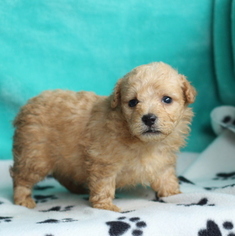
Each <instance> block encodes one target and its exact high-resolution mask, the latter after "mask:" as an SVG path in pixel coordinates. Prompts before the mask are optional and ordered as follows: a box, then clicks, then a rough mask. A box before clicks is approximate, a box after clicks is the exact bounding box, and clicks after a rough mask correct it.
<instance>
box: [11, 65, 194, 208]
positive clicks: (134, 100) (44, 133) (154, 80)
mask: <svg viewBox="0 0 235 236" xmlns="http://www.w3.org/2000/svg"><path fill="white" fill-rule="evenodd" d="M195 95H196V92H195V89H194V88H193V87H192V85H191V84H190V83H189V82H188V81H187V80H186V78H185V77H184V76H183V75H180V74H178V72H177V71H176V70H174V69H173V68H171V67H170V66H169V65H167V64H164V63H162V62H158V63H157V62H155V63H150V64H147V65H142V66H139V67H137V68H135V69H134V70H132V71H131V72H130V73H128V74H127V75H125V76H124V77H123V78H122V79H120V80H119V81H118V82H117V84H116V86H115V89H114V92H113V93H112V94H111V95H110V96H108V97H106V96H98V95H96V94H94V93H92V92H73V91H64V90H54V91H45V92H43V93H42V94H40V95H39V96H37V97H34V98H32V99H31V100H29V101H28V103H27V104H26V105H25V106H23V107H22V108H21V110H20V112H19V114H18V116H17V117H16V119H15V121H14V126H15V134H14V144H13V155H14V165H13V167H12V168H11V171H10V172H11V176H12V178H13V183H14V202H15V204H18V205H23V206H26V207H28V208H33V207H35V205H36V204H35V202H34V200H33V199H32V197H31V193H32V187H33V186H34V185H35V184H36V183H37V182H39V181H41V180H42V179H43V178H44V177H45V176H47V175H48V174H52V175H53V176H54V177H55V178H56V179H57V180H58V181H59V182H60V183H61V184H62V185H64V186H65V187H66V188H68V189H69V190H70V191H72V192H75V193H84V189H86V188H88V190H89V193H90V202H91V204H92V206H93V207H95V208H101V209H107V210H113V211H120V209H119V208H118V207H117V206H115V205H114V204H113V203H112V200H113V198H114V195H115V189H116V188H123V187H126V186H135V185H136V184H143V185H148V186H151V188H152V189H153V190H154V191H155V192H157V194H158V196H169V195H172V194H178V193H180V190H179V184H178V179H177V177H176V174H175V165H176V153H177V152H178V151H179V148H180V147H182V146H184V145H185V137H186V136H187V134H188V133H189V130H190V129H189V124H190V122H191V118H192V116H193V112H192V110H191V108H189V107H188V104H190V103H193V102H194V99H195Z"/></svg>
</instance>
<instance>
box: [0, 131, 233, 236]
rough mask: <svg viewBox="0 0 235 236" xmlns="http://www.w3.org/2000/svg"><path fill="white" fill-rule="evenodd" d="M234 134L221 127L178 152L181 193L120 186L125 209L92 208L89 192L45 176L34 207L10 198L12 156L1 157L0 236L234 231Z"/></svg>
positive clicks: (215, 234)
mask: <svg viewBox="0 0 235 236" xmlns="http://www.w3.org/2000/svg"><path fill="white" fill-rule="evenodd" d="M234 144H235V134H234V133H232V132H230V131H225V132H223V133H222V134H221V135H220V136H219V137H218V138H217V139H216V140H215V141H214V142H213V143H212V144H211V145H210V146H209V147H208V148H207V149H206V150H205V151H204V152H203V153H201V154H200V155H198V154H194V153H182V154H180V155H179V161H178V166H177V169H178V174H179V176H180V177H179V179H180V183H181V191H182V192H183V193H182V194H180V195H175V196H171V197H166V198H162V199H155V197H154V193H153V192H152V191H151V190H150V189H144V188H141V187H139V188H136V189H134V190H129V191H118V192H117V194H116V199H115V200H114V203H115V204H116V205H117V206H119V207H121V208H122V212H121V213H116V212H111V211H105V210H98V209H93V208H91V207H90V205H89V202H88V195H80V196H79V195H75V194H71V193H69V192H67V191H66V190H65V189H64V188H63V187H62V186H60V185H59V184H58V183H57V182H56V181H55V180H54V179H52V178H47V179H46V180H44V181H43V182H40V183H39V184H38V185H37V186H36V187H35V190H34V194H33V195H34V198H35V199H36V200H37V207H36V208H35V209H33V210H30V209H27V208H25V207H21V206H15V205H13V203H12V183H11V179H10V176H9V173H8V168H9V165H10V164H11V163H12V162H11V161H1V162H0V173H1V179H0V235H4V236H10V235H12V236H15V235H21V236H28V235H31V236H34V235H35V236H46V235H47V236H52V235H53V236H64V235H73V236H75V235H84V236H85V235H89V236H93V235H94V236H99V235H100V236H106V235H107V236H122V235H124V236H127V235H132V236H139V235H146V236H150V235H161V236H166V235H174V236H177V235H179V236H184V235H185V236H189V235H198V236H222V235H224V236H227V235H230V236H232V235H233V236H234V235H235V221H234V219H235V211H233V210H232V209H233V208H234V207H235V158H234V153H235V145H234Z"/></svg>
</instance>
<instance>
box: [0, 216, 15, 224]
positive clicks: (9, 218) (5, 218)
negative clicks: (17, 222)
mask: <svg viewBox="0 0 235 236" xmlns="http://www.w3.org/2000/svg"><path fill="white" fill-rule="evenodd" d="M12 218H13V217H6V216H0V223H2V222H7V223H9V222H11V220H12Z"/></svg>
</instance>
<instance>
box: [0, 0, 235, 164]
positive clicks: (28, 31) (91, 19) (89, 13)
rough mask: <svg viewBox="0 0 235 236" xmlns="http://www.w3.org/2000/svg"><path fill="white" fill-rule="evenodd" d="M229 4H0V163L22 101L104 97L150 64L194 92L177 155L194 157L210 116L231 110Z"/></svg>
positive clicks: (56, 0) (86, 0)
mask: <svg viewBox="0 0 235 236" xmlns="http://www.w3.org/2000/svg"><path fill="white" fill-rule="evenodd" d="M232 4H233V3H232V1H229V0H214V1H213V0H206V1H205V0H197V1H188V0H164V1H162V0H148V1H146V0H119V1H114V0H99V1H96V0H66V1H64V0H50V1H46V0H33V1H32V0H1V1H0V159H11V158H12V155H11V143H12V135H13V129H12V126H11V122H12V120H13V119H14V116H15V115H16V113H17V111H18V110H19V107H20V106H22V105H23V104H24V103H25V102H26V101H27V100H28V99H29V98H30V97H32V96H35V95H37V94H39V93H40V92H41V91H43V90H48V89H56V88H62V89H70V90H75V91H78V90H88V91H94V92H96V93H97V94H100V95H109V94H110V93H111V92H112V89H113V86H114V84H115V82H116V81H117V79H119V78H120V77H122V76H123V75H124V74H126V73H127V72H129V71H130V70H131V69H132V68H134V67H136V66H138V65H141V64H145V63H150V62H152V61H163V62H166V63H169V64H171V65H172V66H173V67H174V68H176V69H178V70H179V72H180V73H182V74H184V75H186V76H187V77H188V79H189V80H190V81H191V82H192V84H193V85H194V86H195V87H196V89H197V91H198V96H197V100H196V102H195V103H194V104H193V105H192V106H193V108H194V111H195V113H196V116H195V118H194V121H193V124H192V132H191V136H190V138H189V141H188V146H187V147H186V148H185V149H184V150H186V151H193V152H201V151H202V150H203V149H204V148H205V147H206V146H207V145H208V144H209V143H210V142H211V141H212V140H213V139H214V138H215V136H214V134H213V133H212V130H211V127H210V117H209V113H210V111H211V110H212V109H213V108H214V107H215V106H217V105H220V104H230V105H231V104H232V105H234V104H235V99H234V87H235V86H234V74H233V59H232V48H233V47H232V41H233V40H232V39H233V36H234V35H233V30H232V29H233V28H232V23H231V16H232V17H233V14H232V13H233V9H234V6H233V5H232ZM226 29H227V31H226ZM221 32H223V35H224V37H221ZM220 64H222V66H220ZM228 67H229V68H228ZM228 69H229V70H228ZM228 71H229V72H228ZM225 72H226V73H229V74H228V75H226V76H224V73H225ZM226 73H225V74H226ZM224 77H226V78H224ZM223 81H226V83H224V82H223ZM229 91H230V92H229ZM224 93H225V94H227V95H228V96H225V97H224V96H223V94H224Z"/></svg>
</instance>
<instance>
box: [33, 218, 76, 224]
mask: <svg viewBox="0 0 235 236" xmlns="http://www.w3.org/2000/svg"><path fill="white" fill-rule="evenodd" d="M74 221H77V220H75V219H72V218H64V219H61V220H56V219H47V220H44V221H41V222H37V224H58V223H69V222H74Z"/></svg>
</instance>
